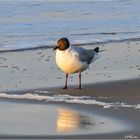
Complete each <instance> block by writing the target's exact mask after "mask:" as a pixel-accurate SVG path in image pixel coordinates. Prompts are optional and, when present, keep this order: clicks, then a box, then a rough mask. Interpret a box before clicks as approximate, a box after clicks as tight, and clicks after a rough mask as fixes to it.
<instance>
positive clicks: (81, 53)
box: [76, 47, 96, 64]
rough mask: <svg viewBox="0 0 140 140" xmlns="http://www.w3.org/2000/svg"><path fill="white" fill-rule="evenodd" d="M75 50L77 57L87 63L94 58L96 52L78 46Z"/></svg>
mask: <svg viewBox="0 0 140 140" xmlns="http://www.w3.org/2000/svg"><path fill="white" fill-rule="evenodd" d="M76 51H77V53H78V55H77V57H78V58H79V59H80V60H81V61H83V62H87V63H88V64H90V63H91V62H92V60H93V59H94V57H95V55H96V52H95V51H94V50H91V49H90V50H86V49H84V48H79V47H76Z"/></svg>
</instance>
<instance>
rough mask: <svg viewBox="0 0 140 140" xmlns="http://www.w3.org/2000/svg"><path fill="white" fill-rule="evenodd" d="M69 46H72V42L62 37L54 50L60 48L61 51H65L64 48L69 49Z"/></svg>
mask: <svg viewBox="0 0 140 140" xmlns="http://www.w3.org/2000/svg"><path fill="white" fill-rule="evenodd" d="M69 46H70V43H69V40H68V39H67V38H60V39H59V40H58V41H57V45H56V47H54V48H53V50H56V49H59V50H61V51H64V50H66V49H68V48H69Z"/></svg>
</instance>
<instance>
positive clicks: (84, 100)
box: [0, 93, 140, 109]
mask: <svg viewBox="0 0 140 140" xmlns="http://www.w3.org/2000/svg"><path fill="white" fill-rule="evenodd" d="M0 98H4V99H20V100H23V99H24V100H34V101H44V102H66V103H75V104H91V105H98V106H101V107H103V108H134V109H140V104H135V105H130V104H126V103H123V102H105V101H98V100H96V99H95V98H93V97H90V96H71V95H59V94H55V95H39V94H32V93H25V94H7V93H0Z"/></svg>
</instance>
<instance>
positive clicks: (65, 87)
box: [63, 73, 68, 89]
mask: <svg viewBox="0 0 140 140" xmlns="http://www.w3.org/2000/svg"><path fill="white" fill-rule="evenodd" d="M67 82H68V73H66V81H65V86H64V88H63V89H67V88H68V87H67Z"/></svg>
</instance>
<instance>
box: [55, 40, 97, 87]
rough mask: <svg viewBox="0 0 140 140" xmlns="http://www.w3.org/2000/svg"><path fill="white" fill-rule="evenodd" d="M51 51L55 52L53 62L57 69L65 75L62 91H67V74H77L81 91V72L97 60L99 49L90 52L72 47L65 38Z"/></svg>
mask: <svg viewBox="0 0 140 140" xmlns="http://www.w3.org/2000/svg"><path fill="white" fill-rule="evenodd" d="M53 50H56V58H55V60H56V63H57V65H58V67H59V68H60V69H61V70H62V71H64V72H65V73H66V81H65V86H64V89H67V81H68V74H73V73H79V89H81V72H83V71H84V70H86V69H87V68H88V67H89V64H91V63H92V62H94V61H95V60H96V59H97V58H99V54H98V52H99V47H96V48H95V49H90V50H87V49H84V48H81V47H72V46H70V42H69V40H68V39H67V38H61V39H59V40H58V41H57V46H56V47H55V48H54V49H53Z"/></svg>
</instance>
